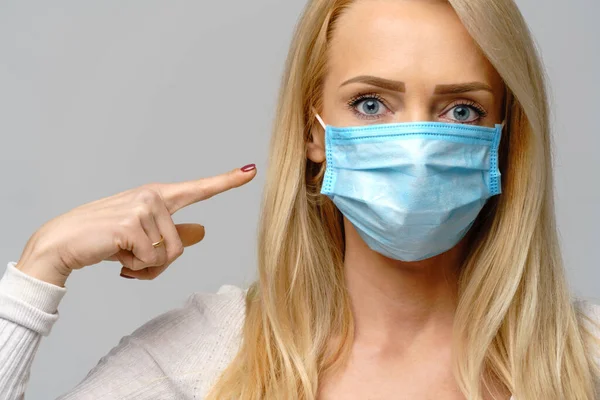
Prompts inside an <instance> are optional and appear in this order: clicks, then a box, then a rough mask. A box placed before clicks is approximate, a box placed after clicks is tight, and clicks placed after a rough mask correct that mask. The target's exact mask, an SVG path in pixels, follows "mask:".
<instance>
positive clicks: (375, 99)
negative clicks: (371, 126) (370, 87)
mask: <svg viewBox="0 0 600 400" xmlns="http://www.w3.org/2000/svg"><path fill="white" fill-rule="evenodd" d="M348 106H349V107H350V108H351V109H352V111H354V113H355V114H357V116H358V117H359V118H374V117H375V118H376V117H378V116H381V115H383V114H385V112H386V110H387V107H386V105H385V104H384V103H383V101H382V99H380V98H379V96H377V95H376V94H368V95H359V96H357V97H355V98H353V99H352V100H350V101H349V102H348Z"/></svg>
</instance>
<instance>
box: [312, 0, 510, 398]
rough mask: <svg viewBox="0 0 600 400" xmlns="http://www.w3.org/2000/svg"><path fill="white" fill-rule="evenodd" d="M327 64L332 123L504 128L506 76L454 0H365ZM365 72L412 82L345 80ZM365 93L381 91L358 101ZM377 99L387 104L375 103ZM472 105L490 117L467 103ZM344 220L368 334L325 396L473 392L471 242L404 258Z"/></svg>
mask: <svg viewBox="0 0 600 400" xmlns="http://www.w3.org/2000/svg"><path fill="white" fill-rule="evenodd" d="M327 62H328V73H327V75H326V77H325V80H324V88H323V97H322V100H323V107H322V109H321V110H319V113H320V115H321V116H322V118H323V120H324V121H325V123H327V124H329V125H333V126H357V125H367V124H381V123H397V122H412V121H439V122H453V123H465V122H468V123H470V124H474V125H481V126H490V127H493V126H494V124H496V123H500V122H501V121H502V117H503V115H502V108H503V94H504V86H503V83H502V80H501V78H500V77H499V76H498V74H497V72H496V71H495V70H494V68H493V67H492V66H491V65H490V63H489V62H488V61H487V59H486V58H485V57H484V56H483V55H482V54H481V52H480V50H479V49H478V47H477V46H476V44H475V43H474V41H473V39H472V38H471V37H470V36H469V34H468V33H467V31H466V29H465V28H464V26H463V25H462V24H461V22H460V20H459V19H458V17H457V16H456V14H455V13H454V11H453V9H452V8H451V7H450V6H449V5H448V4H447V3H446V2H442V1H424V0H419V1H414V0H358V1H356V2H355V3H354V4H353V5H351V6H350V8H349V9H348V10H347V11H346V12H345V13H344V14H343V15H342V16H341V17H340V19H339V20H338V25H337V27H336V30H335V32H334V34H333V36H332V43H331V48H330V52H329V54H328V60H327ZM359 76H375V77H380V78H385V79H387V80H394V81H401V82H403V83H404V84H403V85H397V84H396V86H398V87H396V88H395V89H403V92H398V91H396V90H390V89H382V88H380V87H376V86H373V85H372V82H371V83H368V82H367V83H365V82H353V83H348V84H344V82H346V81H348V80H351V79H353V78H356V77H359ZM472 82H478V83H480V84H483V86H487V87H489V89H490V90H469V91H467V92H465V93H451V94H439V93H436V92H439V91H440V87H438V85H455V84H465V83H472ZM401 86H403V87H401ZM478 86H480V85H478ZM442 89H448V87H447V86H446V87H442ZM467 89H469V88H467ZM465 90H466V89H465ZM361 93H367V94H372V93H376V94H378V95H379V96H380V97H381V99H373V98H369V99H366V100H365V99H361V100H360V101H362V103H359V104H355V106H348V104H347V103H348V101H349V100H351V99H352V98H353V97H354V96H356V95H357V94H361ZM373 100H374V101H375V103H377V104H379V109H376V106H373V104H371V107H368V105H367V104H365V102H368V101H373ZM465 102H466V103H465ZM472 103H475V104H477V105H478V106H480V107H481V108H483V110H485V114H486V115H485V116H481V117H480V115H479V114H478V113H477V112H476V111H475V109H472V110H470V116H469V112H465V110H464V109H463V110H457V109H456V106H457V105H458V106H459V108H460V105H461V104H463V107H464V106H466V107H467V108H469V107H470V106H471V104H472ZM465 104H466V105H465ZM365 107H366V108H365ZM455 111H456V112H458V116H459V118H456V116H457V114H456V113H455ZM356 112H358V114H357V113H356ZM465 114H466V115H467V117H468V118H465ZM312 137H313V139H312V142H311V143H309V145H308V151H307V157H308V158H310V159H311V160H312V161H314V162H317V163H322V162H324V161H325V146H324V131H323V129H322V128H321V126H320V125H318V124H315V130H314V132H313V135H312ZM344 225H345V229H346V254H345V268H346V280H347V287H348V290H349V293H350V297H351V299H352V303H353V313H354V317H355V323H356V339H355V342H354V344H353V347H352V351H351V357H350V361H349V363H348V364H347V365H346V366H345V367H344V368H343V369H342V370H340V371H339V372H338V373H336V374H335V375H330V376H325V377H323V379H321V380H320V390H319V398H320V399H321V400H324V399H357V400H358V399H361V400H363V399H391V398H394V399H436V400H440V399H442V400H463V399H464V396H462V394H461V393H460V391H459V389H458V386H457V384H456V382H455V379H454V378H453V376H452V371H451V361H452V356H453V355H452V348H451V331H452V323H453V318H454V313H455V310H456V304H457V279H458V271H459V268H460V264H461V260H462V259H463V257H464V254H465V246H466V241H464V240H463V242H461V243H459V244H458V245H457V246H455V247H454V248H452V249H451V250H449V251H447V252H446V253H443V254H441V255H438V256H436V257H433V258H430V259H427V260H423V261H418V262H402V261H397V260H392V259H389V258H386V257H384V256H382V255H380V254H378V253H376V252H374V251H372V250H371V249H370V248H369V247H368V246H367V245H366V244H365V243H364V241H363V240H362V239H361V238H360V236H359V235H358V233H357V232H356V230H355V229H354V228H353V226H352V224H350V223H349V222H348V221H347V220H345V221H344ZM491 386H492V387H491V389H490V392H486V393H485V398H486V399H492V398H498V399H508V398H509V397H510V393H509V392H508V391H507V390H506V389H505V388H502V387H500V386H499V385H496V386H494V385H493V384H492V385H491ZM494 396H496V397H494Z"/></svg>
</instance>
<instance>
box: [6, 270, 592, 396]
mask: <svg viewBox="0 0 600 400" xmlns="http://www.w3.org/2000/svg"><path fill="white" fill-rule="evenodd" d="M65 292H66V289H65V288H61V287H58V286H54V285H51V284H49V283H45V282H42V281H39V280H37V279H35V278H32V277H31V276H29V275H26V274H24V273H22V272H21V271H19V270H17V269H16V268H15V263H9V264H8V267H7V269H6V272H5V274H4V277H3V278H2V279H1V280H0V400H7V399H11V400H13V399H22V398H23V396H24V392H25V387H26V384H27V381H28V379H29V371H30V368H31V363H32V361H33V358H34V356H35V353H36V351H37V348H38V345H39V342H40V339H41V337H42V336H46V335H48V334H49V333H50V330H51V328H52V326H53V324H54V323H55V322H56V320H57V318H58V312H57V308H58V304H59V303H60V301H61V299H62V297H63V296H64V294H65ZM244 294H245V293H244V291H243V290H242V289H240V288H237V287H235V286H223V287H221V289H219V291H218V292H217V293H216V294H201V293H195V294H193V295H192V296H190V297H189V299H188V301H187V302H186V304H185V305H184V306H183V307H182V308H179V309H174V310H171V311H169V312H167V313H164V314H162V315H160V316H158V317H157V318H155V319H153V320H151V321H149V322H147V323H146V324H144V325H143V326H141V327H140V328H138V329H137V330H136V331H135V332H133V333H132V334H131V335H129V336H125V337H123V338H122V339H121V341H120V342H119V344H118V345H117V346H116V347H115V348H113V349H112V350H111V351H110V352H109V353H108V354H107V355H106V356H104V357H103V358H102V359H100V361H99V363H98V364H97V365H96V367H94V368H93V369H92V370H91V371H90V372H89V374H88V375H87V376H86V377H85V379H84V380H83V381H82V382H81V383H80V384H79V385H77V386H76V387H75V388H73V389H72V390H71V391H70V392H68V393H67V394H65V395H63V396H61V397H60V399H94V400H108V399H111V400H116V399H118V400H123V399H127V400H133V399H135V400H150V399H161V400H170V399H202V398H204V397H205V396H206V393H207V391H208V390H209V389H210V387H211V386H212V384H213V383H214V382H215V380H216V378H217V377H218V375H219V373H220V372H221V371H222V370H223V369H224V368H225V367H226V366H227V365H228V364H229V363H230V362H231V360H232V359H233V357H234V356H235V354H236V352H237V350H238V347H239V343H240V338H241V336H240V332H241V329H242V324H243V321H244V316H245V302H244ZM578 305H580V306H581V307H582V311H584V312H585V313H586V314H587V315H589V316H590V317H592V318H593V319H594V320H595V321H600V307H599V306H595V305H593V304H590V303H588V302H578ZM596 333H597V334H598V335H599V336H600V332H596ZM599 361H600V360H599ZM511 399H512V398H511Z"/></svg>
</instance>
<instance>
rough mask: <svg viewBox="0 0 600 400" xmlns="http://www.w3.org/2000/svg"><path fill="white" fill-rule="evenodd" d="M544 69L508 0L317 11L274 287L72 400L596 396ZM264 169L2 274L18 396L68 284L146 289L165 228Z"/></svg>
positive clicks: (278, 187)
mask: <svg viewBox="0 0 600 400" xmlns="http://www.w3.org/2000/svg"><path fill="white" fill-rule="evenodd" d="M548 131H549V126H548V109H547V100H546V93H545V88H544V81H543V75H542V72H541V67H540V62H539V59H538V56H537V54H536V51H535V50H534V46H533V44H532V40H531V37H530V35H529V33H528V29H527V27H526V25H525V23H524V21H523V19H522V17H521V15H520V13H519V11H518V10H517V8H516V6H515V4H514V3H513V2H512V1H511V0H489V1H486V2H474V1H468V0H449V1H448V2H444V1H433V0H431V1H425V0H420V1H418V0H369V1H367V0H354V1H351V0H313V1H311V2H310V3H309V4H308V6H307V8H306V10H305V12H304V14H303V17H302V19H301V20H300V22H299V25H298V28H297V32H296V35H295V38H294V40H293V43H292V46H291V50H290V55H289V58H288V63H287V68H286V72H285V75H284V79H283V84H282V89H281V95H280V99H279V107H278V111H277V118H276V124H275V128H274V135H273V140H272V149H271V165H270V168H269V171H268V177H267V187H266V191H265V197H264V204H263V215H262V220H261V229H260V237H259V264H258V268H259V269H258V272H259V279H258V281H257V282H256V283H255V284H254V285H252V286H251V287H250V288H249V289H248V290H247V291H243V290H241V289H239V288H236V287H231V286H227V287H224V288H222V289H221V290H220V291H219V293H218V294H213V295H205V294H195V295H194V296H192V297H191V298H190V301H189V302H188V303H187V304H186V305H185V307H183V308H181V309H178V310H173V311H171V312H169V313H166V314H164V315H162V316H160V317H158V318H156V319H155V320H153V321H150V322H149V323H147V324H146V325H144V326H143V327H141V328H140V329H138V330H137V331H136V332H134V333H133V334H132V335H130V336H126V337H125V338H123V340H122V341H121V342H120V343H119V345H118V346H117V347H116V348H115V349H113V350H112V351H111V352H110V353H109V354H108V355H107V356H106V357H104V358H103V359H102V360H101V361H100V362H99V364H98V366H97V367H96V368H94V369H93V370H92V371H91V372H90V373H89V374H88V376H87V377H86V378H85V379H84V381H83V382H82V383H81V384H80V385H78V387H76V388H75V389H73V391H71V392H70V393H69V394H66V395H65V396H64V397H63V398H64V399H76V398H94V399H133V398H135V399H151V398H152V399H156V398H160V399H179V398H208V399H295V398H298V399H315V398H318V399H364V398H385V399H387V398H406V399H425V398H435V399H452V400H454V399H464V398H468V399H486V400H487V399H509V398H513V399H519V400H524V399H536V400H538V399H578V400H579V399H589V400H591V399H594V398H595V396H596V395H597V391H598V390H599V388H597V387H595V386H594V385H595V383H596V381H595V380H596V379H597V377H598V376H600V371H599V368H598V364H597V362H598V336H600V335H599V332H600V331H599V330H598V325H597V323H598V321H600V308H598V306H595V305H592V304H589V303H586V302H582V301H575V302H573V301H572V299H571V297H570V294H569V292H568V288H567V283H566V280H565V276H564V272H563V268H562V265H561V262H560V255H559V247H558V242H557V235H556V228H555V221H554V211H553V200H552V172H551V151H550V141H549V133H548ZM255 174H256V171H255V167H254V166H253V165H250V166H247V167H245V168H241V169H239V170H234V171H232V172H231V173H229V174H225V175H222V176H218V177H213V178H208V179H202V180H199V181H196V182H185V183H178V184H168V185H164V184H153V185H147V186H144V187H142V188H138V189H133V190H131V191H127V192H124V193H121V194H118V195H116V196H113V197H109V198H106V199H102V200H99V201H96V202H93V203H90V204H87V205H84V206H82V207H80V208H77V209H75V210H73V211H71V212H69V213H67V214H65V215H63V216H60V217H58V218H55V219H54V220H52V221H50V222H49V223H47V224H46V225H44V226H43V227H42V228H41V229H40V230H39V231H38V232H36V233H35V234H34V235H33V236H32V238H31V239H30V240H29V242H28V244H27V246H26V248H25V250H24V252H23V254H22V256H21V258H20V260H19V262H18V263H17V264H16V265H15V264H14V263H13V264H10V265H9V268H8V269H7V272H6V275H5V277H4V278H3V281H2V289H1V291H0V292H1V293H2V296H3V297H2V298H3V303H1V304H2V308H1V309H0V313H1V314H2V316H3V318H4V319H3V320H2V324H3V325H2V326H0V331H3V332H10V334H8V335H6V334H5V335H2V336H1V337H2V340H4V342H3V343H2V347H1V348H2V350H1V352H0V357H1V358H2V359H3V361H4V364H3V365H5V366H7V367H5V368H3V369H2V371H3V372H2V374H3V375H2V376H1V379H0V382H1V385H0V388H1V389H2V393H9V394H5V396H7V397H6V398H15V397H19V396H20V394H21V392H22V390H23V388H24V386H25V383H26V380H27V377H28V371H29V365H30V363H31V359H32V357H33V354H34V352H35V349H36V346H37V344H38V342H39V338H40V335H43V334H47V333H48V332H49V330H50V328H51V326H52V324H53V323H54V322H55V320H56V317H57V314H56V308H57V305H58V303H59V301H60V298H61V297H62V295H63V294H64V291H65V289H64V287H63V286H64V283H65V281H66V279H67V277H68V276H69V274H70V273H71V271H73V270H74V269H80V268H82V267H84V266H87V265H93V264H96V263H98V262H100V261H102V260H105V259H108V260H115V261H119V262H121V263H122V264H123V265H124V267H123V270H122V274H123V276H125V277H130V278H137V279H152V278H155V277H156V276H158V275H159V274H160V273H161V272H162V271H163V270H164V269H165V268H166V267H167V266H168V265H169V264H170V263H172V262H173V260H175V259H176V258H177V257H178V256H179V255H180V254H181V252H182V250H183V247H184V246H186V245H189V244H193V243H195V242H197V241H199V240H201V238H202V236H203V234H204V232H203V228H202V227H201V226H198V225H184V226H179V227H176V226H174V225H173V222H172V219H171V217H170V216H171V214H173V213H174V212H175V211H177V210H179V209H181V208H182V207H185V206H186V205H189V204H191V203H193V202H197V201H201V200H203V199H206V198H208V197H210V196H213V195H216V194H218V193H220V192H222V191H224V190H227V189H229V188H233V187H237V186H239V185H242V184H244V183H246V182H248V181H250V180H251V179H252V178H253V177H254V175H255Z"/></svg>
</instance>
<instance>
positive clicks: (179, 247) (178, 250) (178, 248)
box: [171, 242, 185, 259]
mask: <svg viewBox="0 0 600 400" xmlns="http://www.w3.org/2000/svg"><path fill="white" fill-rule="evenodd" d="M184 250H185V248H184V247H183V244H181V242H179V243H178V244H176V245H173V256H172V257H171V259H175V258H178V257H180V256H181V255H182V254H183V251H184Z"/></svg>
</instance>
